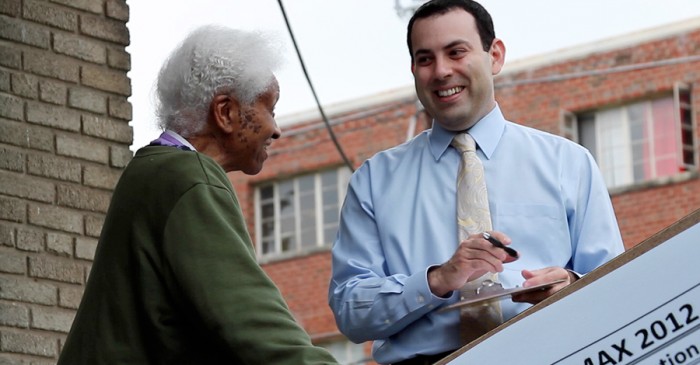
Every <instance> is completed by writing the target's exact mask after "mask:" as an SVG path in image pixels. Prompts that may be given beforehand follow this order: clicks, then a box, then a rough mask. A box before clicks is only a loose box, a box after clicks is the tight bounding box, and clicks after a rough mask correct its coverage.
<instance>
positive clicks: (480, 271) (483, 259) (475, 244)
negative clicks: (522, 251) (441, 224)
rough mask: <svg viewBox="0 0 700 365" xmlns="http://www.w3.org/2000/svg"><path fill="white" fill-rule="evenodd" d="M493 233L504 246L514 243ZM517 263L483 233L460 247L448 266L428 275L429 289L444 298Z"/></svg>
mask: <svg viewBox="0 0 700 365" xmlns="http://www.w3.org/2000/svg"><path fill="white" fill-rule="evenodd" d="M490 233H491V235H492V236H493V237H495V238H497V239H498V240H500V241H501V242H503V244H504V245H509V244H510V243H511V239H510V238H509V237H508V236H506V235H505V234H503V233H500V232H495V231H494V232H490ZM515 260H517V258H513V257H511V256H508V255H507V254H506V252H505V251H504V250H503V249H500V248H497V247H494V246H493V245H492V244H491V242H489V241H487V240H485V239H484V237H483V236H482V235H481V234H480V233H479V234H473V235H471V236H469V237H468V238H467V239H466V240H464V241H462V242H461V243H460V244H459V247H457V250H456V251H455V253H454V255H452V257H451V258H450V259H449V260H448V261H447V262H445V263H444V264H442V265H440V266H437V267H435V268H432V269H431V270H430V271H428V285H429V286H430V290H431V291H432V292H433V294H435V295H436V296H439V297H444V296H446V295H448V294H449V293H450V292H451V291H453V290H457V289H459V288H461V287H462V286H464V284H465V283H467V282H468V281H471V280H474V279H476V278H479V277H481V276H482V275H484V274H486V273H487V272H501V271H503V264H504V263H508V262H513V261H515Z"/></svg>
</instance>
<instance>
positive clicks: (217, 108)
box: [210, 93, 240, 134]
mask: <svg viewBox="0 0 700 365" xmlns="http://www.w3.org/2000/svg"><path fill="white" fill-rule="evenodd" d="M210 109H211V119H212V124H213V125H212V127H215V128H217V129H218V130H220V131H221V132H223V133H226V134H228V133H233V131H234V129H235V126H236V125H238V116H239V110H240V104H239V103H238V100H237V99H236V98H235V97H234V96H232V95H229V94H226V93H223V94H216V95H214V98H213V99H212V101H211V105H210Z"/></svg>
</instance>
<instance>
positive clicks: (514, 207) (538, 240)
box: [492, 203, 571, 251]
mask: <svg viewBox="0 0 700 365" xmlns="http://www.w3.org/2000/svg"><path fill="white" fill-rule="evenodd" d="M494 210H495V212H493V213H492V220H493V227H494V229H495V230H497V231H501V232H503V233H505V234H507V235H508V236H509V237H510V238H511V239H512V240H513V244H514V245H515V246H514V248H516V249H517V247H518V246H521V245H525V244H527V245H528V246H529V247H533V248H534V247H537V246H539V247H541V246H543V245H549V244H552V243H553V244H556V245H557V246H556V247H557V248H559V247H562V246H561V243H566V244H567V245H568V248H565V249H564V251H569V250H570V247H571V245H570V244H569V242H570V236H569V225H568V222H567V219H566V213H565V212H564V208H563V207H560V206H556V205H552V204H515V203H500V204H497V205H496V206H495V209H494Z"/></svg>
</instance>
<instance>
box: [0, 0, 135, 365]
mask: <svg viewBox="0 0 700 365" xmlns="http://www.w3.org/2000/svg"><path fill="white" fill-rule="evenodd" d="M128 18H129V8H128V6H127V4H126V1H125V0H80V1H74V0H51V1H45V0H2V1H1V2H0V364H30V363H31V364H52V363H55V362H56V359H57V358H58V354H59V353H60V350H61V346H62V345H63V341H64V339H65V336H66V334H67V332H68V330H69V329H70V326H71V323H72V321H73V318H74V316H75V311H76V309H77V308H78V304H79V303H80V298H81V296H82V293H83V288H84V285H85V281H86V278H87V276H88V274H89V271H90V267H91V263H92V258H93V256H94V253H95V247H96V244H97V239H98V237H99V234H100V230H101V228H102V224H103V221H104V215H105V213H106V211H107V207H108V205H109V200H110V197H111V193H112V190H113V188H114V185H115V184H116V181H117V179H118V178H119V175H120V173H121V170H122V169H123V168H124V166H125V165H126V164H127V162H128V161H129V160H130V159H131V151H130V150H129V145H130V144H131V143H132V140H133V133H132V129H131V127H130V126H129V124H128V123H129V121H130V120H131V118H132V110H131V104H130V103H129V101H128V100H127V98H128V97H129V96H130V95H131V84H130V80H129V78H128V77H127V72H128V71H129V69H130V68H131V60H130V56H129V54H128V53H127V52H126V50H125V47H126V46H127V45H128V44H129V32H128V30H127V27H126V22H127V20H128Z"/></svg>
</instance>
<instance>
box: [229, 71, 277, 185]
mask: <svg viewBox="0 0 700 365" xmlns="http://www.w3.org/2000/svg"><path fill="white" fill-rule="evenodd" d="M279 95H280V89H279V84H278V83H277V79H274V78H273V80H272V82H271V84H270V86H269V87H268V88H267V89H266V90H265V92H263V93H262V94H260V96H259V97H258V98H257V99H256V100H255V101H254V102H253V103H252V104H250V105H241V106H240V108H238V109H237V110H236V112H237V113H238V116H237V118H236V119H237V123H239V125H238V126H237V127H238V128H237V131H236V132H234V133H233V134H232V136H231V139H232V140H231V141H230V143H229V144H228V148H227V150H228V154H229V155H230V156H231V157H232V158H233V159H234V160H235V161H236V162H235V165H236V166H234V167H233V169H232V170H240V171H242V172H243V173H245V174H248V175H255V174H257V173H258V172H260V170H262V167H263V163H264V162H265V160H266V159H267V147H268V146H270V144H272V140H273V139H277V138H279V137H280V134H281V132H280V129H279V127H278V126H277V122H276V121H275V112H274V111H275V105H276V104H277V100H278V99H279Z"/></svg>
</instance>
